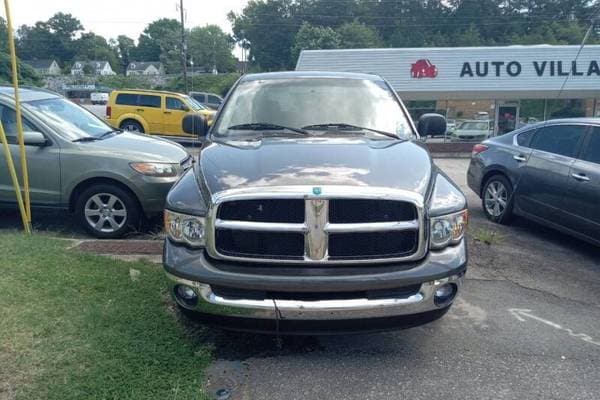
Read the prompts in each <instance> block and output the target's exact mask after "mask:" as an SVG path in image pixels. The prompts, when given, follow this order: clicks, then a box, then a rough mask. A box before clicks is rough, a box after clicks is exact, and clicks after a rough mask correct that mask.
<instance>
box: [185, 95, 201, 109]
mask: <svg viewBox="0 0 600 400" xmlns="http://www.w3.org/2000/svg"><path fill="white" fill-rule="evenodd" d="M183 98H184V99H186V100H187V102H188V104H189V105H190V106H191V107H192V109H193V110H194V111H199V110H206V107H204V106H203V105H202V104H200V103H198V101H197V100H196V99H194V98H193V97H191V96H183Z"/></svg>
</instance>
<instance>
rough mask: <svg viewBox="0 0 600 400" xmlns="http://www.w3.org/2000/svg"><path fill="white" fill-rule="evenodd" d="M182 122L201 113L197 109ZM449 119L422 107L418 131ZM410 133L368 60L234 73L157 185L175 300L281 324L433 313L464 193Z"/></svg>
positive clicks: (367, 321) (207, 313) (389, 323)
mask: <svg viewBox="0 0 600 400" xmlns="http://www.w3.org/2000/svg"><path fill="white" fill-rule="evenodd" d="M194 119H196V120H195V121H194ZM184 128H185V130H186V131H187V132H188V133H190V134H199V135H206V134H207V129H208V127H207V125H206V124H205V123H203V122H202V121H201V120H199V118H198V117H193V116H189V117H186V119H185V120H184ZM445 130H446V123H445V120H444V117H443V116H441V115H438V114H426V115H424V116H422V117H421V118H420V120H419V123H418V132H419V134H420V135H431V134H440V133H443V132H445ZM419 134H418V133H417V130H416V129H415V127H414V125H413V123H412V122H411V120H410V116H409V114H408V111H407V110H406V108H405V107H404V105H403V104H402V102H401V101H400V99H399V98H398V97H397V95H396V94H395V92H394V91H393V90H392V88H391V87H390V85H389V84H388V83H387V82H386V81H384V80H382V78H380V77H378V76H373V75H363V74H350V73H326V72H322V73H321V72H314V73H308V72H283V73H266V74H255V75H245V76H244V77H242V78H241V79H240V81H239V82H238V83H237V84H236V85H235V87H234V88H233V89H232V91H231V93H230V94H229V95H228V97H227V99H226V100H225V103H224V104H223V106H222V108H221V111H220V112H219V115H218V117H217V119H216V120H215V123H214V124H213V125H212V126H211V128H210V132H209V133H208V137H207V141H206V143H207V146H205V147H203V148H202V150H201V152H200V155H199V157H198V160H199V162H198V163H197V164H195V166H194V168H193V170H190V171H188V172H187V173H186V174H185V175H184V176H183V177H182V178H181V180H180V181H179V182H178V183H177V184H176V185H175V186H174V187H173V189H172V190H171V191H170V193H169V195H168V197H167V203H166V210H165V229H166V233H167V239H166V241H165V251H164V268H165V271H166V274H167V278H168V280H169V282H170V291H171V293H172V295H173V297H174V299H175V301H176V303H177V304H178V305H179V307H181V308H182V309H183V310H184V312H185V313H187V314H189V315H194V316H195V317H197V318H202V319H204V320H206V321H208V322H212V323H215V324H218V325H220V326H224V327H227V328H230V329H237V330H255V331H261V332H277V333H309V334H310V333H323V332H336V333H340V332H344V331H351V330H363V331H376V330H381V329H388V328H392V327H408V326H414V325H419V324H423V323H426V322H429V321H433V320H435V319H437V318H440V317H441V316H442V315H444V313H446V311H447V310H448V308H449V307H450V305H451V304H452V302H453V300H454V299H455V298H456V295H457V293H458V292H459V289H460V286H461V282H462V279H463V276H464V274H465V271H466V263H467V249H466V246H465V239H464V231H465V228H466V224H467V209H466V207H467V204H466V200H465V197H464V195H463V194H462V193H461V191H460V189H458V187H457V186H456V185H455V184H454V183H453V182H452V181H451V180H450V179H449V178H448V177H447V176H446V175H444V173H442V172H441V171H440V170H439V169H438V168H437V167H436V165H435V164H434V163H433V162H432V159H431V156H430V155H429V153H428V151H427V149H426V147H425V146H424V145H423V144H422V143H420V142H419V140H418V139H419Z"/></svg>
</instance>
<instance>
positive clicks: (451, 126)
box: [446, 119, 456, 135]
mask: <svg viewBox="0 0 600 400" xmlns="http://www.w3.org/2000/svg"><path fill="white" fill-rule="evenodd" d="M455 130H456V120H454V119H449V120H447V121H446V135H451V134H452V133H454V131H455Z"/></svg>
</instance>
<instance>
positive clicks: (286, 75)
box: [242, 71, 383, 82]
mask: <svg viewBox="0 0 600 400" xmlns="http://www.w3.org/2000/svg"><path fill="white" fill-rule="evenodd" d="M291 78H344V79H360V80H369V81H383V78H381V77H380V76H378V75H372V74H361V73H355V72H327V71H286V72H265V73H259V74H248V75H244V76H243V77H242V81H244V82H247V81H257V80H269V79H291Z"/></svg>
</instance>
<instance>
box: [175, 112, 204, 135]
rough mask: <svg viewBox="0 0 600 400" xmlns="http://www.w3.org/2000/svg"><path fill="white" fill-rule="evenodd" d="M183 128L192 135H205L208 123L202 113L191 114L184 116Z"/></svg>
mask: <svg viewBox="0 0 600 400" xmlns="http://www.w3.org/2000/svg"><path fill="white" fill-rule="evenodd" d="M181 129H183V131H184V132H185V133H189V134H190V135H196V136H198V137H204V136H206V134H207V133H208V123H207V122H206V120H205V119H204V118H202V117H201V116H200V115H197V114H190V115H186V116H185V117H183V122H182V123H181Z"/></svg>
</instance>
